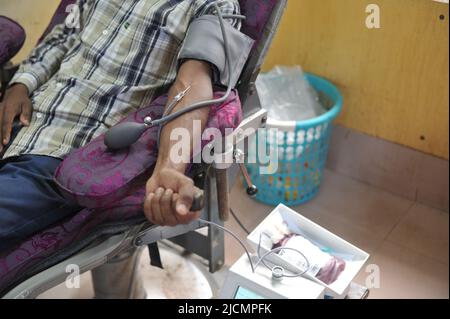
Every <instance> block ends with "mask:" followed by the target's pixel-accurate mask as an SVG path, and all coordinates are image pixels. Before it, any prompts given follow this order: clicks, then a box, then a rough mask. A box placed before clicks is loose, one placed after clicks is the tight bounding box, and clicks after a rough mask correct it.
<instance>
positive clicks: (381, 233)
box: [226, 171, 449, 298]
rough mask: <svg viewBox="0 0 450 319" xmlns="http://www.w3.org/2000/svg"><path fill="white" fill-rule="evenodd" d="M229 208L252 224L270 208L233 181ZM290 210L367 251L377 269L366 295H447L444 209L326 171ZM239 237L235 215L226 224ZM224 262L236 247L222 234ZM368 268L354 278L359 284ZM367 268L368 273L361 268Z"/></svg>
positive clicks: (233, 256) (232, 257) (446, 216)
mask: <svg viewBox="0 0 450 319" xmlns="http://www.w3.org/2000/svg"><path fill="white" fill-rule="evenodd" d="M231 198H232V207H233V208H234V209H235V210H236V214H238V215H239V216H240V219H241V221H242V223H243V224H244V225H246V226H247V227H248V228H250V229H251V228H253V227H255V226H256V225H258V224H259V223H260V222H261V220H262V219H263V218H264V217H265V216H266V215H267V214H268V213H269V212H270V211H271V210H272V209H273V208H272V207H269V206H266V205H262V204H260V203H257V202H255V201H254V200H252V199H250V198H248V197H247V196H246V195H245V192H244V190H243V188H242V185H240V183H238V184H237V185H236V186H235V187H234V189H233V192H232V197H231ZM294 209H295V210H296V211H298V212H300V213H301V214H303V215H304V216H306V217H308V218H309V219H311V220H312V221H314V222H316V223H318V224H320V225H321V226H323V227H325V228H327V229H328V230H330V231H331V232H333V233H335V234H337V235H339V236H341V237H342V238H344V239H345V240H347V241H349V242H351V243H352V244H354V245H355V246H357V247H359V248H361V249H363V250H365V251H367V252H368V253H369V254H371V258H370V259H369V261H368V265H377V266H378V267H379V270H380V287H379V288H373V289H371V292H370V296H369V298H448V297H449V274H448V273H449V235H448V234H449V214H448V213H445V212H441V211H439V210H436V209H432V208H429V207H426V206H422V205H419V204H416V203H413V202H411V201H409V200H406V199H404V198H401V197H398V196H395V195H392V194H391V193H388V192H385V191H383V190H380V189H377V188H375V187H371V186H369V185H366V184H363V183H360V182H358V181H355V180H353V179H351V178H348V177H345V176H342V175H338V174H335V173H333V172H331V171H326V173H325V177H324V181H323V184H322V188H321V190H320V192H319V195H318V196H317V197H316V198H315V199H313V200H312V201H311V202H310V203H308V204H306V205H303V206H300V207H294ZM228 226H229V227H230V228H231V229H235V230H236V231H237V232H238V234H239V235H240V236H242V237H244V236H245V233H244V232H243V231H242V230H241V229H239V226H238V225H237V224H236V222H235V221H234V220H231V221H230V222H229V223H228ZM226 250H227V252H228V254H227V256H226V263H227V264H232V263H233V262H234V260H236V258H237V257H239V256H240V255H241V250H240V249H239V247H238V246H237V244H236V243H235V242H234V241H233V240H232V239H231V238H229V237H228V238H226ZM371 269H373V268H372V267H371V266H369V268H367V269H363V271H361V272H360V274H359V275H358V276H357V278H356V280H355V281H356V282H357V283H359V284H362V285H366V284H370V281H368V282H367V283H366V279H367V278H368V276H369V275H370V271H371ZM366 270H367V271H368V272H366Z"/></svg>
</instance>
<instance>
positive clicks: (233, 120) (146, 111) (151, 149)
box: [55, 91, 242, 208]
mask: <svg viewBox="0 0 450 319" xmlns="http://www.w3.org/2000/svg"><path fill="white" fill-rule="evenodd" d="M215 95H216V96H215V97H216V98H217V97H220V96H222V95H223V93H216V94H215ZM166 101H167V96H162V97H160V98H158V99H156V100H155V101H154V102H152V103H151V105H150V106H148V107H145V108H142V109H140V110H139V111H137V112H135V113H133V114H131V115H129V116H128V117H127V118H125V119H124V120H123V121H122V122H121V123H123V122H138V123H143V121H144V118H145V117H146V116H150V117H152V118H153V119H156V118H159V117H161V115H162V113H163V110H164V106H165V105H166ZM241 120H242V112H241V105H240V101H239V96H238V95H237V94H236V93H235V92H234V91H233V92H232V94H231V95H230V97H229V98H228V99H227V101H226V102H225V103H223V104H221V105H214V106H212V107H211V111H210V114H209V119H208V122H207V125H206V127H207V128H217V129H219V130H220V132H221V133H222V134H225V130H226V128H231V129H235V128H236V127H237V126H238V125H239V123H240V122H241ZM157 134H158V127H152V128H150V129H148V130H147V131H146V132H145V133H144V134H143V135H142V136H141V138H140V139H139V140H138V141H137V142H136V143H135V144H133V145H132V146H130V147H129V148H127V149H123V150H120V151H114V152H113V151H109V150H108V149H107V147H106V146H105V144H104V135H100V136H99V137H97V138H95V139H94V140H92V141H91V142H90V143H89V144H87V145H86V146H84V147H82V148H80V149H78V150H76V151H74V152H72V153H71V154H69V155H68V157H67V158H66V159H64V161H63V162H62V164H61V165H60V166H59V167H58V169H57V170H56V173H55V181H56V183H57V184H58V186H59V188H60V189H61V190H62V191H63V193H64V195H65V196H66V197H67V198H68V199H69V200H72V201H75V202H76V203H78V204H79V205H80V206H82V207H87V208H103V207H106V206H108V205H109V204H111V203H115V202H118V201H119V200H120V199H122V198H124V197H125V196H126V195H127V194H129V193H130V190H131V189H132V188H133V187H135V186H136V185H141V184H142V183H143V181H145V180H147V179H148V178H149V177H150V175H151V168H152V167H153V166H154V164H155V162H156V159H157V156H158V150H157ZM206 142H208V141H203V143H204V144H205V143H206Z"/></svg>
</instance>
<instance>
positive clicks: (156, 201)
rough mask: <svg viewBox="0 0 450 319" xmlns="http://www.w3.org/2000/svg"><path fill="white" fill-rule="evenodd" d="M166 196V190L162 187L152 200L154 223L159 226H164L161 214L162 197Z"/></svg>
mask: <svg viewBox="0 0 450 319" xmlns="http://www.w3.org/2000/svg"><path fill="white" fill-rule="evenodd" d="M163 195H164V188H162V187H160V188H158V189H157V190H156V192H155V196H154V197H153V199H152V203H151V205H152V216H153V222H154V223H155V224H157V225H161V226H164V225H165V222H164V218H163V215H162V212H161V205H160V202H161V197H162V196H163Z"/></svg>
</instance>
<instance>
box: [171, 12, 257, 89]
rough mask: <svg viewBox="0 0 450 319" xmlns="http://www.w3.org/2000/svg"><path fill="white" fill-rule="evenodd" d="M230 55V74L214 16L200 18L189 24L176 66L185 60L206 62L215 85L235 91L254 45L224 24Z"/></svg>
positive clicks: (219, 29) (220, 33)
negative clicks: (211, 69) (231, 88)
mask: <svg viewBox="0 0 450 319" xmlns="http://www.w3.org/2000/svg"><path fill="white" fill-rule="evenodd" d="M224 28H225V32H226V34H227V40H228V50H229V53H230V56H229V61H230V63H231V72H232V74H229V71H228V65H227V59H226V54H225V45H224V40H223V33H222V28H221V26H220V21H219V18H218V17H217V16H215V15H203V16H201V17H199V18H197V19H195V20H194V21H192V22H191V24H190V26H189V29H188V31H187V33H186V37H185V39H184V43H183V46H182V47H181V50H180V54H179V56H178V62H179V66H181V64H182V63H183V61H185V60H187V59H194V60H201V61H206V62H209V63H210V64H211V65H212V66H213V76H214V79H213V80H214V84H216V85H223V86H226V87H228V84H229V80H230V78H231V87H233V88H234V87H235V86H236V84H237V81H238V80H239V77H240V75H241V73H242V70H243V68H244V65H245V63H246V61H247V58H248V56H249V54H250V51H251V49H252V47H253V43H254V41H253V40H252V39H251V38H249V37H248V36H246V35H245V34H243V33H241V32H240V31H239V30H237V29H235V28H234V27H233V26H232V25H230V24H229V23H228V22H226V21H224Z"/></svg>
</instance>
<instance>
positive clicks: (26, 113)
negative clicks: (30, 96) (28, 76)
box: [20, 100, 33, 126]
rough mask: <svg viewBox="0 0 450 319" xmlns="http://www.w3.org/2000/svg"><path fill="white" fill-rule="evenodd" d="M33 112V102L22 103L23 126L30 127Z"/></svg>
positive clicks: (21, 118)
mask: <svg viewBox="0 0 450 319" xmlns="http://www.w3.org/2000/svg"><path fill="white" fill-rule="evenodd" d="M32 112H33V108H32V106H31V101H30V100H27V101H25V102H23V103H22V113H20V123H22V125H25V126H28V125H30V121H31V113H32Z"/></svg>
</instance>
